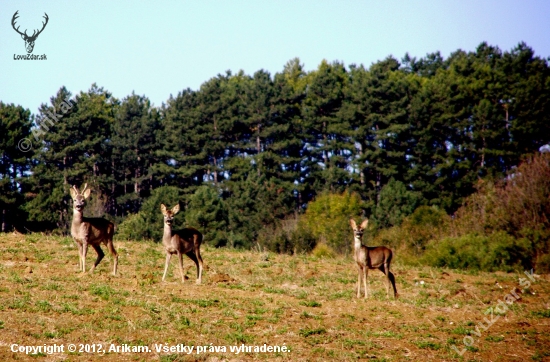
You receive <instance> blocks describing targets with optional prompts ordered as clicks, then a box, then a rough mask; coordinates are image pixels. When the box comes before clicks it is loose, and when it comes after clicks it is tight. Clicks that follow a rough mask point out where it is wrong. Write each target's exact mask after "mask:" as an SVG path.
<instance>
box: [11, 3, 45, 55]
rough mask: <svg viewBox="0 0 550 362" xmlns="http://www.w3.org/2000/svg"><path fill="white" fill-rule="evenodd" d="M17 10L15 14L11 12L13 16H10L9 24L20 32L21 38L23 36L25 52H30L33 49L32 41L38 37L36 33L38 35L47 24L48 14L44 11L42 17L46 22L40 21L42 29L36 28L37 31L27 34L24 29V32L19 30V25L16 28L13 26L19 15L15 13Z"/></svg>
mask: <svg viewBox="0 0 550 362" xmlns="http://www.w3.org/2000/svg"><path fill="white" fill-rule="evenodd" d="M18 12H19V10H17V11H16V12H15V14H13V18H11V26H13V30H15V31H16V32H17V33H19V34H21V38H23V40H24V41H25V48H26V49H27V53H29V54H30V53H32V50H33V49H34V42H35V41H36V38H37V37H38V35H40V33H41V32H42V30H44V28H45V27H46V24H48V14H46V13H44V18H45V19H46V22H43V23H42V29H40V30H38V33H37V32H36V31H37V30H35V31H34V32H33V33H32V35H31V36H28V35H27V30H25V32H24V33H22V32H20V31H19V27H17V28H16V27H15V20H16V19H17V18H18V17H19V15H17V13H18Z"/></svg>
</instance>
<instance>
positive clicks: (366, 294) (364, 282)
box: [363, 266, 369, 298]
mask: <svg viewBox="0 0 550 362" xmlns="http://www.w3.org/2000/svg"><path fill="white" fill-rule="evenodd" d="M368 275H369V268H368V267H367V266H365V267H364V268H363V286H364V287H365V298H367V297H368V295H369V293H368V291H367V276H368Z"/></svg>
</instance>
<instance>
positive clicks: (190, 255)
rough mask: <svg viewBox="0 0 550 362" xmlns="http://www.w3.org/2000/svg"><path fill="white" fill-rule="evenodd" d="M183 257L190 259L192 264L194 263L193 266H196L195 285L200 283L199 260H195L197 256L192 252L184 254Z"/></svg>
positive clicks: (200, 268) (200, 269)
mask: <svg viewBox="0 0 550 362" xmlns="http://www.w3.org/2000/svg"><path fill="white" fill-rule="evenodd" d="M185 255H187V256H188V257H189V259H191V260H193V262H195V265H196V266H197V284H200V283H201V272H202V267H201V266H200V265H199V259H197V255H196V254H195V252H193V251H190V252H188V253H186V254H185Z"/></svg>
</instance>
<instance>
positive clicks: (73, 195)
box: [69, 186, 77, 199]
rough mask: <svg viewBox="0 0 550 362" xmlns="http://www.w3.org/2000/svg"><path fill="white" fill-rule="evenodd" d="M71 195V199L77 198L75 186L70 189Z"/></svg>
mask: <svg viewBox="0 0 550 362" xmlns="http://www.w3.org/2000/svg"><path fill="white" fill-rule="evenodd" d="M69 193H70V194H71V198H73V199H74V198H76V194H77V192H76V190H75V189H74V186H73V187H71V188H70V189H69Z"/></svg>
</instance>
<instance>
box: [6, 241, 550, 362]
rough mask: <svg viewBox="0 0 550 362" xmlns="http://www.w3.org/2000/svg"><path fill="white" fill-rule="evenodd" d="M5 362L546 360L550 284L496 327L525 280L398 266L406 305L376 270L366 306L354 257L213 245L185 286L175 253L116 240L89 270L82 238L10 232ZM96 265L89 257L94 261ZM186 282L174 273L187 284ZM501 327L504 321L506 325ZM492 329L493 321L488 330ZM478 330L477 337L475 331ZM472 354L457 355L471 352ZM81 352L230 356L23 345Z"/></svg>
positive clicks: (537, 288) (543, 281)
mask: <svg viewBox="0 0 550 362" xmlns="http://www.w3.org/2000/svg"><path fill="white" fill-rule="evenodd" d="M0 247H1V249H2V254H1V255H0V300H1V301H2V302H1V304H0V329H1V331H0V360H22V361H25V360H33V361H37V360H38V361H65V360H68V361H94V360H102V361H110V360H113V361H115V360H116V361H141V360H143V361H149V360H160V361H191V360H206V361H220V360H230V361H231V360H235V361H236V360H255V359H276V360H289V361H290V360H292V361H305V360H308V361H316V360H320V361H321V360H357V359H362V358H369V359H370V360H373V361H376V360H379V361H383V360H385V361H420V360H422V361H429V360H434V361H441V360H447V361H453V360H457V361H470V360H484V361H519V360H522V361H529V360H535V361H544V360H549V359H550V328H549V324H550V318H549V317H550V309H549V308H550V304H549V302H550V301H549V295H550V294H549V291H550V288H549V284H548V277H547V276H541V277H540V279H538V280H537V282H536V283H534V284H533V285H532V286H531V287H530V288H529V289H528V290H525V292H524V293H520V292H516V293H518V295H519V296H520V299H519V300H517V301H515V302H514V303H513V304H512V305H511V306H509V310H508V311H507V312H506V313H505V314H503V315H500V316H499V317H498V318H499V319H498V320H497V321H496V322H495V323H494V324H493V325H492V326H491V327H490V328H488V329H487V330H485V331H484V330H483V329H479V332H476V331H475V329H476V326H477V324H478V323H480V322H483V320H484V319H485V318H490V316H487V315H485V314H484V312H485V311H486V310H487V309H488V308H489V307H496V306H497V302H498V300H499V299H501V300H502V299H504V297H505V296H506V294H508V293H509V292H510V291H511V290H512V289H513V288H514V287H516V286H518V285H519V277H525V275H523V273H521V272H518V273H515V274H505V273H479V274H477V273H466V272H458V271H452V270H440V269H433V268H422V269H413V268H410V267H405V266H402V265H399V256H398V255H397V258H396V265H394V266H393V271H394V274H395V276H396V279H397V288H398V290H399V293H400V298H399V299H398V300H397V301H395V300H388V299H387V298H386V292H385V285H384V284H383V283H384V279H383V277H382V274H381V273H379V272H378V271H376V272H374V271H371V272H370V273H369V293H370V294H369V296H370V297H369V299H367V300H364V299H357V298H355V290H354V289H355V281H356V268H355V266H354V265H353V262H352V260H351V259H345V258H330V259H317V258H315V257H310V256H294V257H292V256H285V255H275V254H266V253H254V252H244V251H234V250H225V249H213V248H209V247H203V252H202V255H203V258H204V260H205V264H206V269H205V273H204V276H203V284H202V285H195V283H194V280H195V267H194V265H192V262H191V261H190V260H188V259H187V260H185V266H187V267H188V268H187V276H188V277H189V279H188V280H187V282H186V283H185V285H182V284H181V283H179V282H178V269H177V266H176V263H175V260H172V263H171V266H170V272H169V277H168V278H167V282H165V283H162V282H161V278H162V272H163V265H164V255H163V252H162V246H161V245H158V244H153V243H133V242H121V241H119V242H116V243H115V247H116V248H117V250H118V251H119V255H120V257H119V260H120V262H119V275H118V276H116V277H113V276H111V274H110V271H111V263H110V259H109V256H106V258H105V259H104V261H103V262H102V263H101V264H100V265H99V267H98V268H97V269H96V272H95V274H93V275H90V274H84V275H82V274H80V273H78V272H77V266H78V254H77V250H76V248H75V246H74V244H73V242H72V240H71V239H69V238H57V237H49V236H42V235H38V234H34V235H12V234H3V235H0ZM94 258H95V252H94V251H93V249H90V251H89V253H88V262H87V265H88V266H91V262H92V261H93V259H94ZM174 274H175V275H174ZM494 317H496V315H495V316H494ZM483 323H484V324H485V325H486V324H487V323H485V322H483ZM476 333H477V334H476ZM465 338H466V341H467V342H471V341H472V340H473V345H472V346H471V347H469V348H468V349H467V350H466V351H465V352H464V354H463V355H462V356H459V355H458V354H457V353H456V352H455V351H454V350H453V349H452V346H455V347H456V348H457V350H462V349H463V348H465V346H464V344H463V340H464V339H465ZM14 343H17V344H19V345H35V346H37V345H44V344H46V345H53V344H58V345H59V344H64V345H67V344H69V343H75V344H79V343H89V344H98V343H100V344H103V345H105V346H109V345H110V344H116V345H123V344H128V345H147V346H150V348H151V349H153V345H154V344H155V343H159V344H164V343H168V344H169V345H176V344H179V343H182V344H185V345H194V346H199V345H210V344H212V345H213V346H226V347H227V349H228V351H227V352H226V353H219V352H218V353H216V352H214V353H203V354H200V355H197V354H193V355H186V354H177V353H172V354H170V353H157V352H152V353H144V354H140V353H107V354H105V355H99V354H93V353H71V354H69V353H57V354H51V355H47V354H38V355H34V356H27V355H25V354H22V353H13V352H11V351H10V345H11V344H14ZM264 343H266V344H268V345H279V346H282V345H283V344H285V345H286V346H287V347H288V348H290V352H287V353H240V354H238V355H236V354H235V353H231V352H229V346H233V345H238V346H240V345H242V344H246V345H253V346H255V345H263V344H264Z"/></svg>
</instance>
